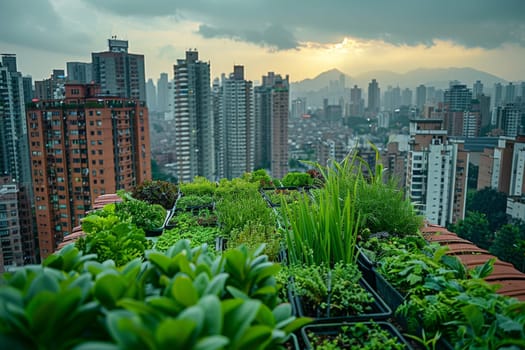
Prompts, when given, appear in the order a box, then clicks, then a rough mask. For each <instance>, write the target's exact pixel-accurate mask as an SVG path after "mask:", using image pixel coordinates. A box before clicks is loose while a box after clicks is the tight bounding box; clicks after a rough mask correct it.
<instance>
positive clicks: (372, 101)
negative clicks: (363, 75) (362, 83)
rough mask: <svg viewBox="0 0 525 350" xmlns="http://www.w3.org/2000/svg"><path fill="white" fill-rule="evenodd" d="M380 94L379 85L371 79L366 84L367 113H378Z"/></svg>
mask: <svg viewBox="0 0 525 350" xmlns="http://www.w3.org/2000/svg"><path fill="white" fill-rule="evenodd" d="M380 94H381V90H380V89H379V83H378V82H377V81H376V80H375V79H372V81H371V82H370V83H369V84H368V113H371V114H373V115H375V114H377V113H379V108H380Z"/></svg>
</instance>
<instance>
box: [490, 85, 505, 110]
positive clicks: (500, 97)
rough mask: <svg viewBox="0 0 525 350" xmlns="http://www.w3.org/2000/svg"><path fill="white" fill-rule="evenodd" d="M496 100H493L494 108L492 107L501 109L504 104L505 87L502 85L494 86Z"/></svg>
mask: <svg viewBox="0 0 525 350" xmlns="http://www.w3.org/2000/svg"><path fill="white" fill-rule="evenodd" d="M493 97H494V98H493V99H492V101H493V103H494V104H493V106H492V107H499V106H500V105H501V104H502V102H503V86H502V85H501V83H496V84H494V96H493Z"/></svg>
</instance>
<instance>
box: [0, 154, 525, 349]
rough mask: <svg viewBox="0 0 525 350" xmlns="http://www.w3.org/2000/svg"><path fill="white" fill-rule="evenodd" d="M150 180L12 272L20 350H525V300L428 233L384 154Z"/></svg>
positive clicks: (10, 293) (12, 333) (8, 314)
mask: <svg viewBox="0 0 525 350" xmlns="http://www.w3.org/2000/svg"><path fill="white" fill-rule="evenodd" d="M309 166H310V167H311V170H309V171H308V172H307V173H291V174H288V175H287V176H286V177H285V178H283V179H272V178H270V177H269V176H268V175H267V174H266V173H265V172H264V171H261V170H258V171H255V172H253V173H247V174H245V175H244V176H243V177H242V178H236V179H233V180H226V179H223V180H221V181H220V182H218V183H213V182H210V181H208V180H206V179H204V178H196V179H195V180H194V181H193V182H191V183H182V184H179V185H174V184H170V183H166V182H163V181H148V182H145V183H144V184H142V185H140V186H138V187H137V188H136V189H135V190H134V191H132V192H129V193H126V192H120V193H119V196H120V197H121V199H122V200H121V202H119V203H111V204H106V205H105V206H104V207H103V208H102V209H98V210H95V211H92V212H90V213H89V214H88V215H87V216H86V217H85V218H84V219H83V221H82V230H83V232H84V233H85V235H84V236H83V237H82V238H80V239H79V240H78V241H77V242H75V243H74V244H69V245H67V246H65V247H64V248H62V249H61V250H60V251H58V252H57V253H55V254H53V255H51V256H50V257H48V258H47V259H46V260H45V261H44V262H43V263H42V264H41V265H35V266H26V267H23V268H20V269H19V270H17V271H15V272H9V273H5V274H4V275H2V276H1V277H0V285H1V287H0V344H2V345H4V347H5V348H9V349H11V348H12V349H24V348H27V349H35V348H38V349H77V350H88V349H164V348H175V349H305V348H308V349H310V348H311V349H436V348H445V349H447V348H456V349H507V350H511V349H523V348H525V340H524V339H525V303H523V302H519V301H518V300H516V299H513V298H509V297H505V296H501V295H499V294H497V293H496V289H497V287H496V286H493V285H489V284H488V283H487V282H485V281H484V279H483V278H484V277H485V276H487V274H489V273H490V272H491V270H492V267H493V263H494V262H493V261H491V260H489V261H487V262H486V263H484V264H482V265H480V266H478V267H476V268H474V269H471V270H468V269H466V268H465V266H464V265H462V264H461V262H460V261H459V260H458V259H457V258H455V257H454V256H451V255H448V254H447V250H446V248H444V247H441V246H438V245H436V244H430V243H428V242H427V240H425V237H424V236H423V235H422V233H421V232H420V230H421V228H422V227H423V220H422V217H420V216H419V215H417V214H416V212H415V210H414V208H413V206H412V204H411V203H410V202H408V201H406V200H405V199H404V197H403V194H402V193H401V192H400V191H399V190H398V187H397V185H396V183H395V182H393V181H390V180H389V181H386V182H385V181H384V180H385V179H383V178H382V176H383V169H382V167H381V165H380V161H379V159H377V161H376V165H375V166H373V167H370V166H369V165H368V164H366V163H365V162H364V161H363V160H362V159H360V158H359V157H358V156H357V154H351V155H350V156H349V157H348V158H346V159H345V160H344V161H343V162H341V163H333V164H331V165H330V166H328V167H323V166H320V165H318V164H309Z"/></svg>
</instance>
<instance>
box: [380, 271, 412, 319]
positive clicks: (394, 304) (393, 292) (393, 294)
mask: <svg viewBox="0 0 525 350" xmlns="http://www.w3.org/2000/svg"><path fill="white" fill-rule="evenodd" d="M372 271H373V272H374V276H375V280H376V290H377V292H378V293H379V294H381V296H382V297H383V300H384V301H385V303H387V305H388V306H389V307H390V309H391V310H392V312H393V313H394V314H395V312H396V310H397V308H398V306H399V305H401V304H403V302H404V301H405V297H404V296H403V295H401V293H399V291H398V290H397V289H396V288H395V287H394V286H392V285H391V284H390V282H388V281H387V280H386V279H385V277H383V275H381V274H380V273H379V271H377V270H376V269H375V268H373V269H372Z"/></svg>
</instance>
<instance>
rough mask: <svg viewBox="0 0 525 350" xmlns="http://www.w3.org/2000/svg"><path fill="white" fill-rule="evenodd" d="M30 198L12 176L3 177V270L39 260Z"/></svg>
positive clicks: (0, 217) (0, 186) (0, 252)
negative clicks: (36, 251) (36, 252)
mask: <svg viewBox="0 0 525 350" xmlns="http://www.w3.org/2000/svg"><path fill="white" fill-rule="evenodd" d="M32 228H33V225H32V211H31V202H30V198H29V197H28V195H27V192H25V191H24V189H23V188H20V187H19V186H18V184H17V183H15V182H13V181H12V179H11V178H10V177H9V176H5V177H1V178H0V237H2V239H1V241H0V273H1V272H4V271H8V270H10V269H11V268H14V267H17V266H22V265H25V264H34V263H36V262H37V258H36V254H35V236H34V234H33V229H32Z"/></svg>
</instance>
